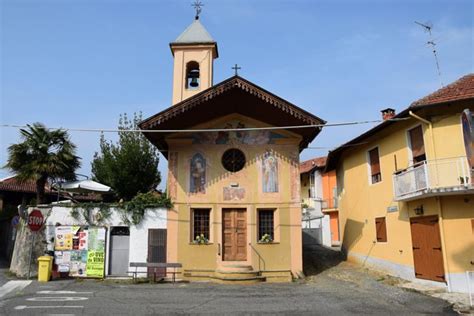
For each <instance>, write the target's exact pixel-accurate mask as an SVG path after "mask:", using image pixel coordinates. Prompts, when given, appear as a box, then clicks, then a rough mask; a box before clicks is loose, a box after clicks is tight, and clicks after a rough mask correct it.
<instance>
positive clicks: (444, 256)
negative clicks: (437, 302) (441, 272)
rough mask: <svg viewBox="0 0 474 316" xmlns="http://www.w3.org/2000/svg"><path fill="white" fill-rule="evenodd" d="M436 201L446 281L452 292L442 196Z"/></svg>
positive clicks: (449, 290)
mask: <svg viewBox="0 0 474 316" xmlns="http://www.w3.org/2000/svg"><path fill="white" fill-rule="evenodd" d="M436 201H437V203H438V217H439V231H440V236H441V242H442V245H441V249H442V251H441V252H442V254H443V261H444V265H445V267H446V271H445V276H446V282H447V283H448V292H451V277H450V275H449V265H448V254H447V249H446V243H445V239H444V223H443V208H442V206H441V198H440V197H439V196H438V197H436Z"/></svg>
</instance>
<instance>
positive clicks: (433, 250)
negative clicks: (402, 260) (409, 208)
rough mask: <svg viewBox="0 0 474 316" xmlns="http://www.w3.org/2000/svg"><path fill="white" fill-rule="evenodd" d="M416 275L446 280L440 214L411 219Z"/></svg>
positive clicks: (434, 279) (433, 279)
mask: <svg viewBox="0 0 474 316" xmlns="http://www.w3.org/2000/svg"><path fill="white" fill-rule="evenodd" d="M410 226H411V238H412V243H413V260H414V263H415V277H417V278H420V279H426V280H432V281H438V282H445V281H446V279H445V276H444V264H443V252H442V248H441V236H440V233H439V223H438V216H423V217H415V218H411V219H410Z"/></svg>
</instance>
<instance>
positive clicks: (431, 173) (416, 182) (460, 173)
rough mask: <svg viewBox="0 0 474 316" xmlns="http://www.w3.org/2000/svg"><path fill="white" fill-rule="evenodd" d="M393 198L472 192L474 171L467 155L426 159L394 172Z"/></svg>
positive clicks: (473, 188)
mask: <svg viewBox="0 0 474 316" xmlns="http://www.w3.org/2000/svg"><path fill="white" fill-rule="evenodd" d="M393 191H394V196H395V200H396V201H410V200H414V199H418V198H425V197H430V196H439V195H455V194H466V193H474V179H473V172H472V171H471V170H470V169H469V165H468V161H467V158H466V157H456V158H445V159H436V160H426V161H423V162H420V163H417V164H415V165H412V166H410V167H408V168H406V169H404V170H399V171H397V172H395V173H394V175H393Z"/></svg>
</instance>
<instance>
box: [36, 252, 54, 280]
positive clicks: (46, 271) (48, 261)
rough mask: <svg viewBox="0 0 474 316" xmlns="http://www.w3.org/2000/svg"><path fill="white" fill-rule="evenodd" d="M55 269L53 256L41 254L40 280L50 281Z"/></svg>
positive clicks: (39, 259)
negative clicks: (52, 271)
mask: <svg viewBox="0 0 474 316" xmlns="http://www.w3.org/2000/svg"><path fill="white" fill-rule="evenodd" d="M52 269H53V257H51V256H41V257H39V258H38V281H40V282H48V281H49V279H51V270H52Z"/></svg>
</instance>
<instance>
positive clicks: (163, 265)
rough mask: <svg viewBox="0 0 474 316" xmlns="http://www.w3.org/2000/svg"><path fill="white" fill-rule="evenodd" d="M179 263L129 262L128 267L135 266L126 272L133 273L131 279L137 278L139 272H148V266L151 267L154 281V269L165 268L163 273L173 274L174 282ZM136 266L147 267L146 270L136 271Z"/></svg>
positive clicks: (180, 265) (154, 280) (180, 266)
mask: <svg viewBox="0 0 474 316" xmlns="http://www.w3.org/2000/svg"><path fill="white" fill-rule="evenodd" d="M182 267H183V265H182V264H181V263H172V262H171V263H169V262H130V268H135V271H128V273H132V274H133V280H136V279H137V275H138V274H139V273H146V274H148V268H152V269H153V282H156V269H165V275H167V274H171V275H173V277H172V280H173V283H174V282H176V274H178V273H181V272H177V271H176V269H177V268H182ZM138 268H147V271H138ZM168 268H173V271H168Z"/></svg>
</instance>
